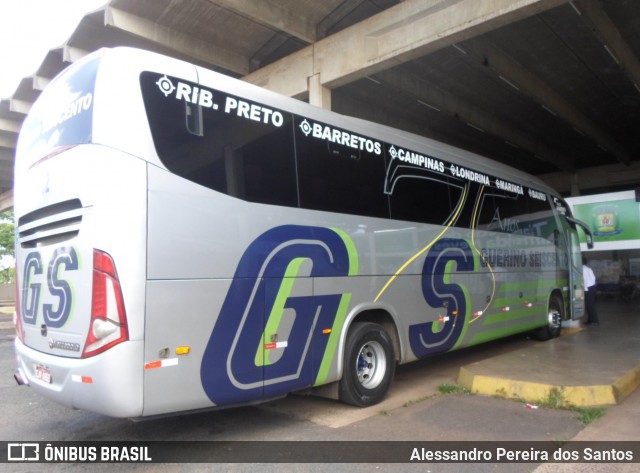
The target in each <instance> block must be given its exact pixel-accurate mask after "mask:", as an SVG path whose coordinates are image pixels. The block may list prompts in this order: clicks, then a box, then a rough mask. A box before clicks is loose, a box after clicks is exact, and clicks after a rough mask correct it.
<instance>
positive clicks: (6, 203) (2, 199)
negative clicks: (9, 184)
mask: <svg viewBox="0 0 640 473" xmlns="http://www.w3.org/2000/svg"><path fill="white" fill-rule="evenodd" d="M11 208H13V190H10V191H7V192H3V193H2V194H0V212H4V211H5V210H8V209H11Z"/></svg>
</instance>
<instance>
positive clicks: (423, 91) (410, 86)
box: [375, 69, 574, 171]
mask: <svg viewBox="0 0 640 473" xmlns="http://www.w3.org/2000/svg"><path fill="white" fill-rule="evenodd" d="M375 80H377V81H380V82H381V83H383V84H387V85H389V86H391V87H393V88H396V89H401V90H402V91H403V92H405V93H407V94H410V95H412V96H413V97H415V99H416V101H418V102H419V103H421V104H422V105H424V106H426V107H430V108H432V109H435V110H438V111H440V112H442V113H446V114H447V115H451V116H453V117H456V118H457V119H459V120H460V121H462V122H463V123H466V124H467V125H468V126H470V127H472V128H474V129H476V130H478V131H481V132H484V133H487V134H490V135H493V136H496V137H498V138H501V139H502V140H503V141H506V142H508V143H509V144H510V145H511V146H514V145H515V146H517V147H519V148H522V149H523V150H524V151H526V152H528V153H530V154H531V155H533V156H535V157H536V158H537V159H541V160H542V161H546V162H550V163H553V164H554V165H556V166H557V167H558V168H560V169H562V170H564V171H572V170H573V169H574V166H573V164H572V160H571V159H570V158H569V157H568V156H565V155H563V154H562V153H559V152H557V151H556V150H554V149H553V148H551V147H550V146H548V145H546V144H545V143H544V142H542V141H540V140H539V139H538V138H537V137H533V136H531V135H529V134H527V133H525V132H523V131H521V130H519V129H517V128H515V127H514V126H512V125H511V124H510V123H507V122H504V121H502V120H499V119H497V118H496V117H494V116H493V115H491V114H490V113H489V112H486V111H484V110H482V109H480V108H478V107H475V106H472V105H470V104H469V103H467V102H465V101H463V100H461V99H460V98H458V97H456V96H454V95H452V94H450V93H448V92H446V91H444V90H442V89H439V88H437V87H434V86H433V85H432V84H430V83H429V82H427V81H425V80H424V79H422V78H421V77H418V76H417V75H415V74H412V73H410V72H408V71H406V70H401V69H391V70H388V71H384V72H381V73H379V74H376V76H375Z"/></svg>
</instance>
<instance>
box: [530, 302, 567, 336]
mask: <svg viewBox="0 0 640 473" xmlns="http://www.w3.org/2000/svg"><path fill="white" fill-rule="evenodd" d="M560 330H562V299H561V298H560V297H558V296H551V299H550V300H549V310H548V312H547V325H545V326H544V327H540V328H539V329H538V331H537V332H536V336H537V338H538V339H539V340H550V339H552V338H557V337H559V336H560Z"/></svg>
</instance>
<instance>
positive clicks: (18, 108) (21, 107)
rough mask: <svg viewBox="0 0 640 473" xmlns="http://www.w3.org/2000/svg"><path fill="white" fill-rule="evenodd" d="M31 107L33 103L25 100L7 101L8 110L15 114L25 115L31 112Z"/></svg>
mask: <svg viewBox="0 0 640 473" xmlns="http://www.w3.org/2000/svg"><path fill="white" fill-rule="evenodd" d="M32 106H33V102H28V101H26V100H18V99H10V100H9V110H10V111H12V112H15V113H19V114H21V115H26V114H27V113H29V110H31V107H32ZM0 146H1V145H0Z"/></svg>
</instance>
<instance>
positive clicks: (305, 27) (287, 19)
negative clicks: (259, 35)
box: [211, 0, 317, 43]
mask: <svg viewBox="0 0 640 473" xmlns="http://www.w3.org/2000/svg"><path fill="white" fill-rule="evenodd" d="M211 1H212V3H215V4H216V5H219V6H221V7H222V8H224V9H226V10H230V11H232V12H234V13H237V14H238V15H241V16H243V17H245V18H249V19H250V20H251V21H254V22H256V23H258V24H260V25H263V26H266V27H268V28H270V29H273V30H274V31H284V32H286V33H288V34H290V35H291V36H294V37H296V38H299V39H301V40H303V41H306V42H307V43H314V42H315V41H316V39H317V38H316V26H315V25H314V24H312V23H311V22H309V21H308V20H307V18H305V17H303V16H300V15H296V14H295V13H293V12H292V11H290V10H288V9H287V8H285V7H283V6H282V5H278V4H277V3H276V2H273V1H271V0H260V1H259V2H256V1H255V0H211Z"/></svg>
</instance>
